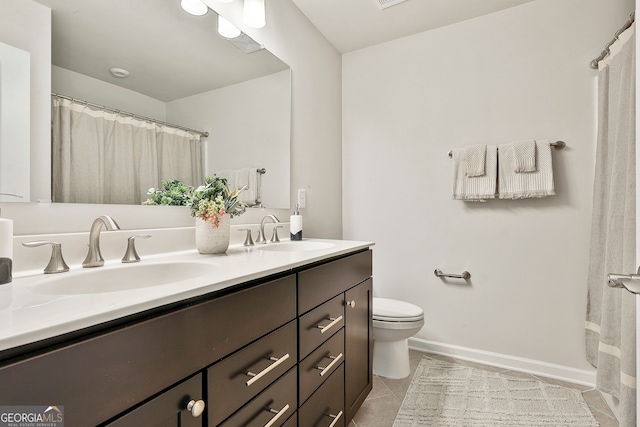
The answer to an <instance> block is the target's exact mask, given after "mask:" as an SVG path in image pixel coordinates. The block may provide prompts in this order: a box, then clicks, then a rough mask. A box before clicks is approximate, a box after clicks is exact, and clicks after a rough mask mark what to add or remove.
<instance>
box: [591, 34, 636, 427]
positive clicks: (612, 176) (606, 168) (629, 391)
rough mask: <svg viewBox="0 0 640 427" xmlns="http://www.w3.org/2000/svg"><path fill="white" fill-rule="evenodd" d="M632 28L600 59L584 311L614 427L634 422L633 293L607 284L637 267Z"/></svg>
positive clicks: (594, 362)
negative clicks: (612, 405)
mask: <svg viewBox="0 0 640 427" xmlns="http://www.w3.org/2000/svg"><path fill="white" fill-rule="evenodd" d="M634 32H635V26H632V27H631V28H630V29H629V30H627V31H626V32H625V33H623V34H622V35H621V36H620V39H619V41H617V42H616V43H615V44H614V45H613V46H612V47H611V54H610V55H609V56H608V57H607V58H606V59H605V60H603V61H601V62H600V64H599V68H600V71H599V74H598V98H599V99H598V104H599V105H598V144H597V152H596V171H595V181H594V196H593V217H592V224H591V247H590V260H589V275H588V301H587V316H586V324H585V327H586V352H587V360H588V361H589V362H590V363H591V364H592V365H593V366H595V367H596V368H597V372H596V386H597V388H598V389H599V390H601V391H603V392H605V393H608V394H611V395H612V396H614V397H616V398H617V399H618V400H619V402H620V405H619V409H620V420H619V421H620V426H629V427H630V426H635V425H636V400H635V399H636V354H635V353H636V352H635V343H636V331H635V296H634V295H632V294H630V293H629V292H626V291H624V290H622V291H621V290H620V289H613V288H610V287H608V286H607V283H606V282H607V279H606V277H607V274H608V273H625V274H628V273H634V272H635V271H636V259H635V258H636V255H635V245H636V243H635V236H636V212H635V203H636V177H635V176H636V175H635V173H636V172H635V150H636V138H635V34H634Z"/></svg>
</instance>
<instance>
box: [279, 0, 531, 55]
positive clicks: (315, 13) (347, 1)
mask: <svg viewBox="0 0 640 427" xmlns="http://www.w3.org/2000/svg"><path fill="white" fill-rule="evenodd" d="M271 1H274V0H271ZM275 1H277V0H275ZM529 1H533V0H407V1H404V2H402V3H398V4H395V5H394V6H390V7H387V8H385V9H380V7H379V6H378V5H379V4H380V0H293V2H294V3H295V4H296V5H297V6H298V8H299V9H300V10H301V11H302V13H304V14H305V15H306V16H307V18H309V20H310V21H311V22H312V23H313V25H315V26H316V27H317V28H318V29H319V30H320V32H321V33H322V34H324V36H325V37H326V38H327V40H329V42H330V43H331V44H333V45H334V46H335V47H336V48H337V49H338V50H339V51H340V52H342V53H347V52H351V51H354V50H357V49H362V48H364V47H368V46H373V45H376V44H379V43H384V42H386V41H390V40H394V39H397V38H400V37H405V36H409V35H412V34H417V33H421V32H424V31H428V30H432V29H434V28H438V27H443V26H445V25H450V24H454V23H456V22H461V21H465V20H467V19H471V18H475V17H478V16H482V15H487V14H489V13H493V12H497V11H499V10H502V9H507V8H510V7H514V6H518V5H520V4H523V3H527V2H529ZM268 2H269V0H267V7H268ZM383 3H384V1H383ZM267 25H268V23H267Z"/></svg>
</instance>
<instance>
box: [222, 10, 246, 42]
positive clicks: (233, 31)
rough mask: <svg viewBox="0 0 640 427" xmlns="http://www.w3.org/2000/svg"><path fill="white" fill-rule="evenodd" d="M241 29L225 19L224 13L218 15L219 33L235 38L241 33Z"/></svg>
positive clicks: (228, 37) (225, 36)
mask: <svg viewBox="0 0 640 427" xmlns="http://www.w3.org/2000/svg"><path fill="white" fill-rule="evenodd" d="M240 33H241V31H240V30H239V29H238V27H236V26H235V25H233V24H232V23H231V22H229V21H228V20H227V19H225V18H224V17H223V16H222V15H218V34H220V35H221V36H222V37H224V38H227V39H235V38H236V37H238V36H239V35H240Z"/></svg>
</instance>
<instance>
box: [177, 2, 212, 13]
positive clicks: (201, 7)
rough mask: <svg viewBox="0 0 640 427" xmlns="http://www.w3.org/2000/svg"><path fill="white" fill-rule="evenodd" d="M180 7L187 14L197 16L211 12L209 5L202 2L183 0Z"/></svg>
mask: <svg viewBox="0 0 640 427" xmlns="http://www.w3.org/2000/svg"><path fill="white" fill-rule="evenodd" d="M180 6H181V7H182V9H183V10H184V11H185V12H187V13H190V14H192V15H196V16H202V15H204V14H206V13H207V12H208V11H209V8H208V7H207V5H206V4H204V3H202V2H201V1H200V0H181V1H180Z"/></svg>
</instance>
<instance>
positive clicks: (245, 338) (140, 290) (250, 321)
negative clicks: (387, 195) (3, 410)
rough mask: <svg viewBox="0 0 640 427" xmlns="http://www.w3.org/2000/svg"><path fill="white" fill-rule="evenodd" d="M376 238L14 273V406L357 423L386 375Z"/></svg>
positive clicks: (144, 420)
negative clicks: (375, 379)
mask: <svg viewBox="0 0 640 427" xmlns="http://www.w3.org/2000/svg"><path fill="white" fill-rule="evenodd" d="M372 245H373V243H371V242H353V241H340V240H318V239H305V240H303V241H300V242H289V241H283V242H280V243H272V244H271V243H270V244H263V245H257V246H253V247H244V246H242V245H240V244H238V245H232V246H231V247H230V248H229V250H228V251H227V253H226V254H224V255H216V256H206V255H200V254H198V253H197V251H195V250H187V251H181V252H176V253H171V254H165V255H159V256H155V257H148V258H145V257H143V260H142V261H141V262H139V263H134V264H115V263H114V264H107V265H105V266H104V267H100V268H94V269H82V268H79V269H78V268H76V269H74V268H72V269H71V271H69V272H67V273H62V274H55V275H53V274H52V275H44V274H38V275H26V276H24V277H19V278H16V279H14V281H13V283H12V284H11V285H10V286H11V305H10V307H5V308H1V309H0V384H2V387H0V404H2V405H51V406H53V405H58V406H59V407H63V408H64V417H65V421H66V424H65V425H68V426H95V425H105V426H107V425H108V426H146V425H149V426H183V427H184V426H209V427H214V426H224V427H231V426H259V427H278V426H286V427H312V426H318V427H329V426H331V427H338V426H341V427H346V426H347V425H348V423H349V422H350V421H351V419H352V418H353V416H354V414H355V412H356V411H357V409H358V408H359V407H360V405H361V404H362V402H363V401H364V399H365V398H366V396H367V394H368V393H369V391H370V390H371V387H372V350H373V347H372V345H373V341H372V329H371V328H372V320H371V310H372V306H371V305H372V279H371V273H372V252H371V250H370V247H371V246H372Z"/></svg>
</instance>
